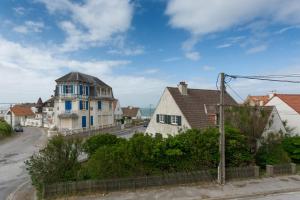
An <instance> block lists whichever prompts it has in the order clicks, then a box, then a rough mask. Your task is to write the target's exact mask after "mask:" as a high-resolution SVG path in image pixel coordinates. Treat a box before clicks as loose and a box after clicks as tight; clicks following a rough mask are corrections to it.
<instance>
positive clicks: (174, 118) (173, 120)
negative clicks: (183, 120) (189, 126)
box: [171, 115, 178, 125]
mask: <svg viewBox="0 0 300 200" xmlns="http://www.w3.org/2000/svg"><path fill="white" fill-rule="evenodd" d="M171 124H176V125H177V124H178V118H177V116H176V115H171Z"/></svg>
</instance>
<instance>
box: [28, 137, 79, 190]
mask: <svg viewBox="0 0 300 200" xmlns="http://www.w3.org/2000/svg"><path fill="white" fill-rule="evenodd" d="M80 152H81V148H80V141H79V140H71V139H70V140H64V138H63V136H54V137H53V138H52V139H51V140H49V142H48V144H47V146H46V147H45V148H44V149H42V150H40V151H39V152H38V153H36V154H34V155H33V156H31V157H30V159H29V160H27V161H26V162H25V164H26V169H27V170H28V172H29V174H30V176H31V180H32V184H33V185H34V186H35V187H36V189H37V190H38V192H39V194H40V192H41V191H42V187H43V185H44V184H51V183H55V182H63V181H70V180H76V178H77V172H78V170H79V169H80V164H79V162H78V155H79V153H80Z"/></svg>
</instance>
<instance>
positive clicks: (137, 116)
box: [132, 109, 142, 119]
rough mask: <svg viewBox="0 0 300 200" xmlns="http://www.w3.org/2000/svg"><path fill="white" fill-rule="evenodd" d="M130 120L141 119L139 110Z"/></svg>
mask: <svg viewBox="0 0 300 200" xmlns="http://www.w3.org/2000/svg"><path fill="white" fill-rule="evenodd" d="M132 119H142V113H141V110H140V109H138V111H137V113H136V116H135V117H132Z"/></svg>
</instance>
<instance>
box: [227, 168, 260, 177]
mask: <svg viewBox="0 0 300 200" xmlns="http://www.w3.org/2000/svg"><path fill="white" fill-rule="evenodd" d="M253 177H256V178H257V177H259V167H258V166H248V167H238V168H227V169H226V179H227V180H231V179H243V178H253Z"/></svg>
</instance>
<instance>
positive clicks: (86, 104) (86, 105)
mask: <svg viewBox="0 0 300 200" xmlns="http://www.w3.org/2000/svg"><path fill="white" fill-rule="evenodd" d="M85 109H86V110H88V109H89V101H86V102H85Z"/></svg>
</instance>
